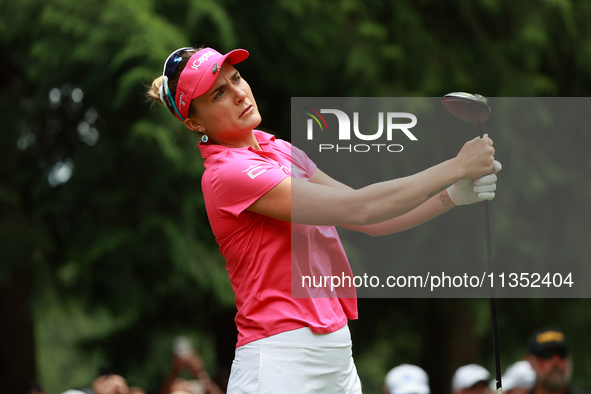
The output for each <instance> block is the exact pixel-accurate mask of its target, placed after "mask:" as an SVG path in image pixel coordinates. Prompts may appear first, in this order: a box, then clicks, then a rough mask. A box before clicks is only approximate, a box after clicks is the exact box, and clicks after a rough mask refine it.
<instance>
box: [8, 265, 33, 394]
mask: <svg viewBox="0 0 591 394" xmlns="http://www.w3.org/2000/svg"><path fill="white" fill-rule="evenodd" d="M31 312H32V311H31V272H30V271H27V270H20V269H14V270H13V272H12V275H11V277H10V279H9V281H8V282H6V283H1V284H0V393H24V392H25V391H26V389H27V386H28V384H29V383H30V382H31V381H32V380H34V379H35V374H36V373H35V369H36V368H35V340H34V333H33V319H32V317H31V316H32V313H31Z"/></svg>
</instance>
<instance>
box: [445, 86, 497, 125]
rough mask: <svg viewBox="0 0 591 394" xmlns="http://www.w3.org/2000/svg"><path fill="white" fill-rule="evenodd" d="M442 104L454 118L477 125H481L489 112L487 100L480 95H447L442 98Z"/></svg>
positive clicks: (461, 93)
mask: <svg viewBox="0 0 591 394" xmlns="http://www.w3.org/2000/svg"><path fill="white" fill-rule="evenodd" d="M442 103H443V106H444V107H445V108H447V110H448V111H449V112H451V113H452V114H453V115H454V116H455V117H456V118H458V119H461V120H463V121H464V122H468V123H473V124H478V125H482V124H483V123H484V122H485V121H486V119H488V116H489V115H490V112H491V111H490V107H489V106H488V99H487V98H486V97H484V96H482V95H480V94H470V93H463V92H454V93H448V94H446V95H445V96H443V99H442Z"/></svg>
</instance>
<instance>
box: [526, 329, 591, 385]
mask: <svg viewBox="0 0 591 394" xmlns="http://www.w3.org/2000/svg"><path fill="white" fill-rule="evenodd" d="M528 348H529V353H528V354H527V355H526V359H527V361H528V362H529V363H530V365H531V367H532V368H533V370H534V371H535V374H536V381H535V385H534V387H533V388H532V389H531V390H530V391H529V394H584V393H588V392H586V391H583V390H581V389H577V388H574V387H571V385H570V382H571V378H572V373H573V362H572V359H571V357H570V354H569V353H570V352H569V347H568V344H567V342H566V337H565V336H564V333H563V332H562V331H560V330H558V329H556V328H553V327H545V328H540V329H538V330H536V331H535V332H534V333H533V334H532V335H531V336H530V338H529V341H528Z"/></svg>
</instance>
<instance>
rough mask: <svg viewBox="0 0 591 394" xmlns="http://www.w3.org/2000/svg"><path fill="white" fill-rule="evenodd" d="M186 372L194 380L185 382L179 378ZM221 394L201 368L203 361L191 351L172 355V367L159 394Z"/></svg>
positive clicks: (185, 380) (220, 390)
mask: <svg viewBox="0 0 591 394" xmlns="http://www.w3.org/2000/svg"><path fill="white" fill-rule="evenodd" d="M183 371H187V372H188V373H189V374H190V375H191V377H193V378H194V379H192V380H187V379H183V378H181V377H180V375H181V373H182V372H183ZM172 393H174V394H181V393H184V394H223V391H222V389H221V388H220V387H219V386H218V385H217V384H216V383H215V382H214V381H213V380H211V379H210V378H209V375H208V373H207V372H206V371H205V369H204V368H203V361H202V360H201V358H200V357H199V356H198V355H197V353H195V351H193V350H191V351H189V352H187V353H186V354H182V355H181V354H178V353H176V352H175V353H174V354H173V356H172V366H171V369H170V372H169V373H168V376H167V377H166V380H165V381H164V383H163V384H162V387H161V388H160V394H172Z"/></svg>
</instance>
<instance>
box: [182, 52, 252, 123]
mask: <svg viewBox="0 0 591 394" xmlns="http://www.w3.org/2000/svg"><path fill="white" fill-rule="evenodd" d="M247 57H248V51H246V50H244V49H234V50H233V51H230V52H228V53H226V54H225V55H222V54H221V53H219V52H218V51H216V50H215V49H212V48H205V49H202V50H200V51H199V52H197V53H195V54H194V55H193V56H191V58H190V59H189V62H188V63H187V65H186V66H185V68H184V69H183V71H182V72H181V76H180V77H179V81H178V83H177V86H176V96H175V100H174V101H175V103H176V107H177V108H178V111H179V113H180V115H181V117H182V119H181V118H179V116H178V115H177V114H175V116H176V117H177V118H179V119H180V120H181V121H182V120H183V119H186V118H187V117H188V116H189V106H190V105H191V100H193V99H194V98H195V97H199V96H201V95H203V94H205V93H206V92H207V91H208V90H209V89H210V88H211V87H212V86H213V83H214V82H215V80H216V78H217V77H218V74H219V71H220V70H221V68H222V64H223V63H224V61H227V62H228V63H230V64H236V63H240V62H241V61H243V60H245V59H246V58H247Z"/></svg>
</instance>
